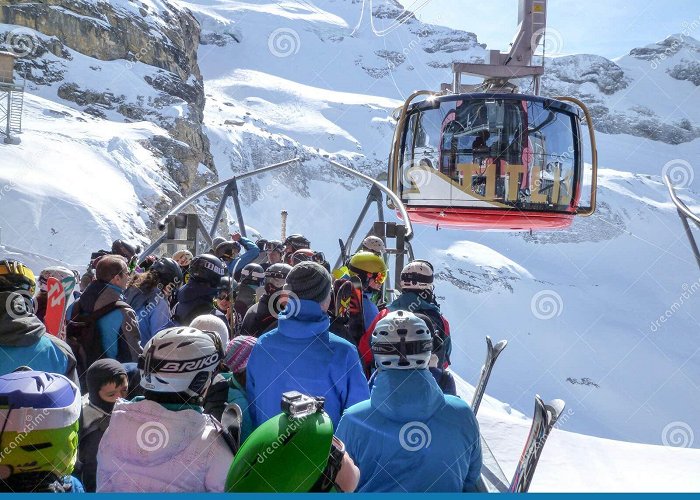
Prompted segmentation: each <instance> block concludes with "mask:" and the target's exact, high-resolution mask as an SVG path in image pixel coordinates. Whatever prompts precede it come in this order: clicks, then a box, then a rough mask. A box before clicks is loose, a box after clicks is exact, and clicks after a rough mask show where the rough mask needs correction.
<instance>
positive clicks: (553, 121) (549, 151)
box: [402, 95, 580, 211]
mask: <svg viewBox="0 0 700 500" xmlns="http://www.w3.org/2000/svg"><path fill="white" fill-rule="evenodd" d="M547 102H548V101H545V100H540V99H532V100H531V99H528V96H516V95H514V96H507V97H501V96H499V97H497V98H488V97H470V96H467V97H466V98H463V99H451V100H445V101H441V102H440V103H439V104H440V105H439V106H437V105H435V106H431V107H429V108H428V107H423V108H422V109H421V108H416V109H414V110H413V113H412V115H411V117H410V120H408V122H407V125H408V130H407V131H406V135H405V136H404V138H405V139H404V148H403V157H402V160H403V161H402V165H403V169H404V172H402V178H403V180H404V182H403V183H402V188H403V191H402V193H403V194H404V195H405V196H404V198H405V200H406V201H407V202H408V203H409V204H414V205H415V204H421V203H423V204H430V203H431V202H432V203H433V204H438V203H441V204H444V205H445V206H463V207H472V206H473V207H486V208H488V207H494V208H508V207H513V208H518V209H520V210H536V211H572V210H573V209H572V207H573V206H574V205H575V196H577V193H575V186H576V184H577V182H578V180H579V179H578V178H579V176H580V174H579V171H580V166H579V165H578V164H577V162H576V157H577V154H578V123H577V121H576V117H575V115H574V114H573V113H570V112H567V111H566V110H565V109H563V108H562V109H558V107H557V106H547V105H546V103H547ZM416 172H418V173H416ZM432 176H434V177H432ZM419 177H420V180H421V181H422V182H418V180H417V179H418V178H419ZM428 181H430V182H428Z"/></svg>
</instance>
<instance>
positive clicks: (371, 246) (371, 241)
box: [362, 236, 386, 255]
mask: <svg viewBox="0 0 700 500" xmlns="http://www.w3.org/2000/svg"><path fill="white" fill-rule="evenodd" d="M362 250H366V251H367V252H372V253H373V254H376V255H382V254H384V252H386V245H385V244H384V241H382V239H381V238H380V237H379V236H367V237H366V238H365V239H364V240H362Z"/></svg>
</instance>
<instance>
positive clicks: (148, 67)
mask: <svg viewBox="0 0 700 500" xmlns="http://www.w3.org/2000/svg"><path fill="white" fill-rule="evenodd" d="M0 23H4V24H5V26H4V27H3V25H2V24H0V40H3V39H4V40H5V41H6V42H7V43H8V44H9V42H10V41H11V39H12V40H13V41H14V42H15V43H18V41H22V42H23V45H22V46H21V53H20V54H19V55H21V56H23V57H21V58H20V59H19V60H18V64H17V67H18V72H19V73H20V74H21V75H23V76H24V77H25V78H26V80H27V83H28V90H29V91H31V92H33V93H37V94H39V95H42V96H44V97H48V98H52V97H53V98H54V99H55V97H56V96H58V97H59V98H60V99H62V100H64V101H67V102H68V103H69V105H70V106H71V107H74V108H77V109H80V110H82V111H85V112H87V113H90V114H92V115H94V116H97V117H101V118H106V119H110V120H116V121H151V122H154V123H156V124H157V125H159V126H161V127H163V128H164V129H165V130H166V131H167V132H168V135H155V136H154V137H153V138H152V139H151V140H150V141H149V143H148V144H147V145H146V146H147V147H148V148H149V149H151V150H152V151H153V152H154V153H155V154H157V155H158V156H160V157H162V159H163V162H164V163H165V165H166V166H167V169H168V172H169V173H170V175H171V176H172V178H173V179H174V180H175V181H176V184H177V185H178V186H179V187H180V193H169V194H171V195H172V196H171V197H173V198H175V199H177V198H178V197H180V196H181V195H185V194H187V193H189V192H191V191H192V190H194V189H197V188H198V187H200V186H201V185H202V184H203V183H206V182H208V181H210V180H211V179H213V178H215V177H216V171H215V169H214V163H213V160H212V157H211V154H210V152H209V141H208V139H207V137H206V135H205V134H204V133H203V132H202V120H203V111H204V102H205V97H204V88H203V82H202V75H201V74H200V71H199V66H198V64H197V50H198V48H199V35H200V28H199V24H198V23H197V21H196V20H195V19H194V17H193V16H192V14H191V13H190V12H189V11H188V10H186V9H183V8H181V7H179V6H177V5H175V4H173V3H170V2H168V1H159V0H145V1H138V2H136V1H128V0H119V1H111V2H106V1H101V0H46V1H43V2H23V1H9V2H4V3H3V5H2V6H1V7H0ZM10 48H11V47H10Z"/></svg>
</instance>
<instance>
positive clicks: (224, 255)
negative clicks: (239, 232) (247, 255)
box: [214, 241, 241, 259]
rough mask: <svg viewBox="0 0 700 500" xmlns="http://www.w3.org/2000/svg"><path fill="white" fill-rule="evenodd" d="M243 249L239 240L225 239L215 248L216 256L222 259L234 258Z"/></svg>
mask: <svg viewBox="0 0 700 500" xmlns="http://www.w3.org/2000/svg"><path fill="white" fill-rule="evenodd" d="M240 251H241V244H240V243H238V242H237V241H224V242H223V243H219V244H218V245H217V246H216V249H215V250H214V253H216V256H217V257H218V258H220V259H232V258H233V257H234V254H235V255H238V253H239V252H240Z"/></svg>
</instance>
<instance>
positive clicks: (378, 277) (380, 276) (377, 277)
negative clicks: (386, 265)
mask: <svg viewBox="0 0 700 500" xmlns="http://www.w3.org/2000/svg"><path fill="white" fill-rule="evenodd" d="M369 277H370V278H372V279H374V281H376V282H377V283H378V284H379V285H383V284H384V282H385V281H386V273H374V274H370V275H369Z"/></svg>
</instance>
